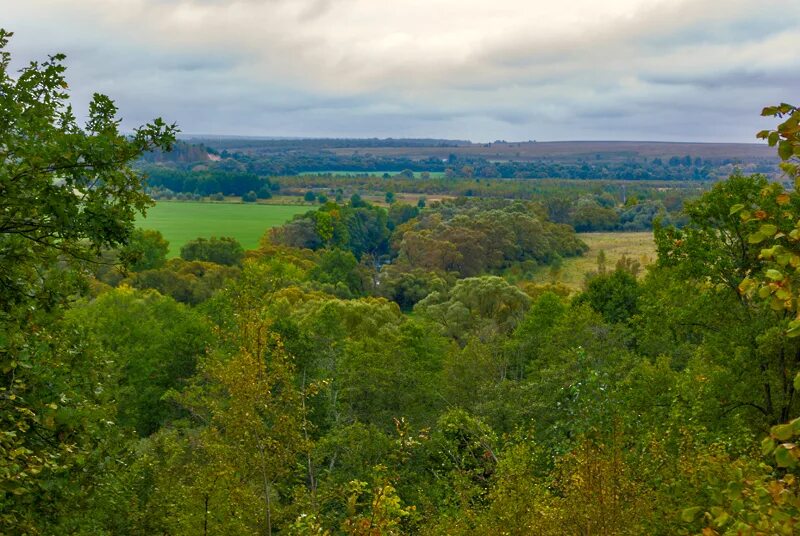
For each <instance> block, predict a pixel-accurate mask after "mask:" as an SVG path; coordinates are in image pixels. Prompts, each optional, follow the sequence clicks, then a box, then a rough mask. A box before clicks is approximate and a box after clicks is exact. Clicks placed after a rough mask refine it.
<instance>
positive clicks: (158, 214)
mask: <svg viewBox="0 0 800 536" xmlns="http://www.w3.org/2000/svg"><path fill="white" fill-rule="evenodd" d="M309 210H311V207H309V206H302V205H266V204H245V203H192V202H186V201H159V202H158V203H156V205H155V206H154V207H151V208H150V209H149V210H148V211H147V216H146V217H144V218H143V217H141V216H140V217H139V219H138V220H137V222H136V224H137V225H138V226H139V227H142V228H144V229H155V230H157V231H161V234H163V235H164V237H165V238H166V239H167V240H169V245H170V250H169V256H170V257H177V256H178V254H179V253H180V249H181V246H183V245H184V244H185V243H186V242H188V241H189V240H193V239H195V238H198V237H204V238H209V237H211V236H232V237H234V238H235V239H237V240H238V241H239V242H241V244H242V246H243V247H244V248H245V249H252V248H255V247H256V246H258V241H259V239H260V238H261V236H262V235H263V234H264V231H266V230H267V229H269V228H270V227H275V226H277V225H282V224H284V223H286V222H287V221H289V220H290V219H292V217H293V216H294V215H295V214H302V213H304V212H308V211H309Z"/></svg>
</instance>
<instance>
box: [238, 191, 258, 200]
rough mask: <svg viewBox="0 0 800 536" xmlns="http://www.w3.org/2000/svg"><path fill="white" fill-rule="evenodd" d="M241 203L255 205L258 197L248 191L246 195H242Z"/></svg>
mask: <svg viewBox="0 0 800 536" xmlns="http://www.w3.org/2000/svg"><path fill="white" fill-rule="evenodd" d="M242 201H243V202H245V203H255V202H256V201H258V196H257V195H256V193H255V192H254V191H253V190H250V191H249V192H247V193H246V194H244V195H242Z"/></svg>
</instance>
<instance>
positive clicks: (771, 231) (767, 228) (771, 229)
mask: <svg viewBox="0 0 800 536" xmlns="http://www.w3.org/2000/svg"><path fill="white" fill-rule="evenodd" d="M758 232H759V234H762V235H764V236H766V237H770V236H775V233H777V232H778V226H777V225H773V224H771V223H765V224H764V225H762V226H761V228H759V230H758Z"/></svg>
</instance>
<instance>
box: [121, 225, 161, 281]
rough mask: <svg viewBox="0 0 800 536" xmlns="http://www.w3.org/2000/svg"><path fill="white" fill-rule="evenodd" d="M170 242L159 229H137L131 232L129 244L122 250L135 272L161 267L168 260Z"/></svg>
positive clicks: (122, 255)
mask: <svg viewBox="0 0 800 536" xmlns="http://www.w3.org/2000/svg"><path fill="white" fill-rule="evenodd" d="M167 253H169V242H167V240H166V239H165V238H164V235H162V234H161V233H160V232H159V231H155V230H150V229H136V230H134V231H133V233H132V234H131V238H130V240H129V241H128V244H127V245H125V247H123V248H122V250H121V251H120V257H122V259H123V260H125V261H126V262H127V263H128V264H129V265H130V267H131V270H133V271H134V272H141V271H144V270H153V269H156V268H161V267H162V266H164V263H165V262H166V261H167Z"/></svg>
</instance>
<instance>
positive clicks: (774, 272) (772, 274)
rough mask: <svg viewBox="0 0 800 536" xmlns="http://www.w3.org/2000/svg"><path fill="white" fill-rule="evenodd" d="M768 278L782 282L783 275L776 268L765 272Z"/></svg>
mask: <svg viewBox="0 0 800 536" xmlns="http://www.w3.org/2000/svg"><path fill="white" fill-rule="evenodd" d="M765 274H766V276H767V277H768V278H769V279H772V280H773V281H781V280H782V279H783V274H782V273H781V272H780V271H779V270H776V269H775V268H770V269H769V270H767V271H766V272H765Z"/></svg>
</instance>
